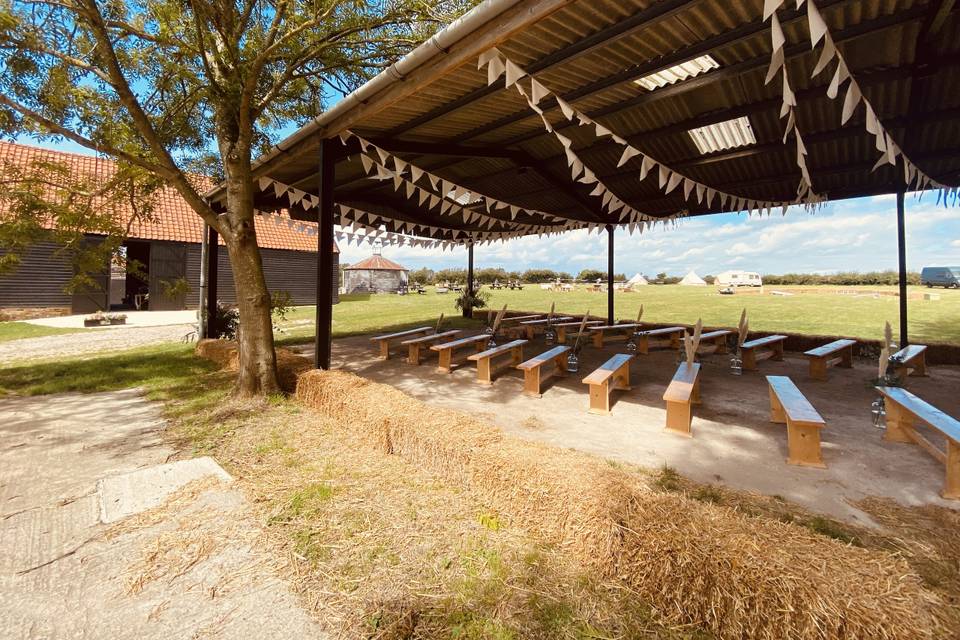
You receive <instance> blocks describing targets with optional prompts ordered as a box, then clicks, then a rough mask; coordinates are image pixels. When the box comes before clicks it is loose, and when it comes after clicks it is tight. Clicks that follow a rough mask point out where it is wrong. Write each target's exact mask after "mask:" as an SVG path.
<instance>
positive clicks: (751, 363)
mask: <svg viewBox="0 0 960 640" xmlns="http://www.w3.org/2000/svg"><path fill="white" fill-rule="evenodd" d="M740 354H741V355H740V359H741V361H742V362H741V365H740V366H741V367H742V368H743V369H744V370H745V371H756V370H757V356H756V354H755V353H754V352H753V349H741V350H740Z"/></svg>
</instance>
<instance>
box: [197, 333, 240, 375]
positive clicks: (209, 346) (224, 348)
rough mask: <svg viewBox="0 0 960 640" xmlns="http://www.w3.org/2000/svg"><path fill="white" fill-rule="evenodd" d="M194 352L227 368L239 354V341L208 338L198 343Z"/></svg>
mask: <svg viewBox="0 0 960 640" xmlns="http://www.w3.org/2000/svg"><path fill="white" fill-rule="evenodd" d="M194 353H196V354H197V355H198V356H199V357H201V358H206V359H207V360H210V361H212V362H214V363H216V364H217V365H218V366H220V367H221V368H227V367H229V365H230V361H231V360H232V359H233V358H234V357H235V356H236V354H237V343H236V342H235V341H233V340H217V339H215V338H206V339H204V340H201V341H199V342H198V343H197V348H196V350H195V351H194Z"/></svg>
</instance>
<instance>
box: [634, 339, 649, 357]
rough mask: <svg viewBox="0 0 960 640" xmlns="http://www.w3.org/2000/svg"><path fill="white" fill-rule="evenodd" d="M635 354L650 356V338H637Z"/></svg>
mask: <svg viewBox="0 0 960 640" xmlns="http://www.w3.org/2000/svg"><path fill="white" fill-rule="evenodd" d="M637 353H642V354H643V355H649V354H650V338H648V337H647V336H640V337H638V338H637Z"/></svg>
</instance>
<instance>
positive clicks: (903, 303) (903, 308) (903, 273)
mask: <svg viewBox="0 0 960 640" xmlns="http://www.w3.org/2000/svg"><path fill="white" fill-rule="evenodd" d="M903 209H904V206H903V189H902V188H901V189H900V190H899V191H897V254H898V257H899V265H898V266H899V272H900V274H899V275H900V347H901V348H903V347H905V346H907V345H908V344H909V338H908V337H907V240H906V233H905V227H906V225H905V223H904V219H903Z"/></svg>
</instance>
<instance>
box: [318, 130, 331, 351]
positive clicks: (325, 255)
mask: <svg viewBox="0 0 960 640" xmlns="http://www.w3.org/2000/svg"><path fill="white" fill-rule="evenodd" d="M333 142H334V140H332V139H327V140H322V141H321V142H320V185H319V195H320V210H319V213H318V214H317V314H316V337H315V339H314V355H313V363H314V366H315V367H316V368H317V369H329V368H330V352H331V348H332V344H331V340H332V334H333V281H334V278H333V277H334V273H333V242H334V241H333V187H334V184H333V180H334V173H333V170H334V166H335V165H336V157H335V155H334V154H335V151H334V148H333Z"/></svg>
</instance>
